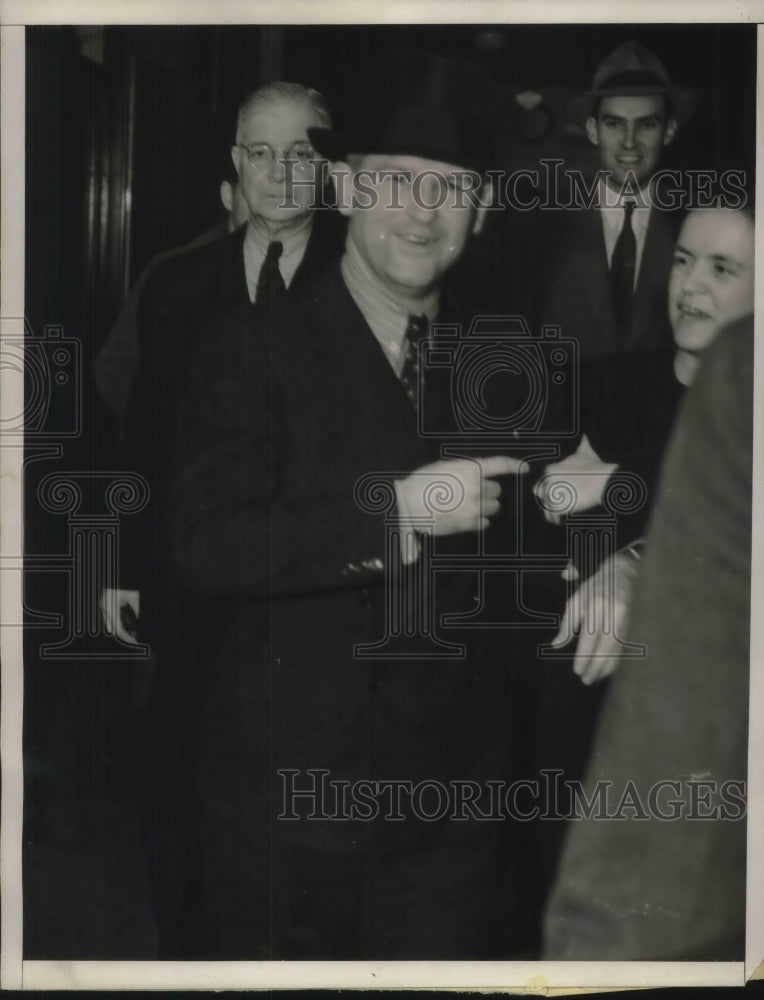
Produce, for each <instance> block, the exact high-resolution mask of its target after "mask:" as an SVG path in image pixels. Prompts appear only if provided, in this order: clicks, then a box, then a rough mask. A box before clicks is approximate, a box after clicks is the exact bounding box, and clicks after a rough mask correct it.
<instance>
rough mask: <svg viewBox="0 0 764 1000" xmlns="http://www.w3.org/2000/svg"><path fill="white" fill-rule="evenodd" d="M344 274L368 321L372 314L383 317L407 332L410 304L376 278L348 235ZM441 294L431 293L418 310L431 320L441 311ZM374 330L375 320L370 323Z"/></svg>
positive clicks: (343, 261) (376, 318)
mask: <svg viewBox="0 0 764 1000" xmlns="http://www.w3.org/2000/svg"><path fill="white" fill-rule="evenodd" d="M340 267H341V270H342V277H343V278H344V281H345V284H346V285H347V287H348V291H349V292H350V294H351V296H352V297H353V299H355V302H356V304H357V305H358V308H359V309H360V310H361V312H362V313H363V315H364V317H366V319H367V321H369V315H367V313H368V314H371V315H372V316H373V317H374V318H375V320H377V321H379V320H383V321H384V322H385V323H386V324H391V323H395V325H396V326H400V328H401V330H402V331H403V332H405V330H406V325H407V323H408V317H409V315H410V310H409V307H408V305H405V304H404V303H402V302H400V301H399V300H398V299H396V298H395V297H394V296H393V295H392V294H391V293H390V291H389V290H388V289H386V288H385V287H384V286H383V285H382V284H381V283H380V281H379V280H378V279H377V278H376V276H375V275H374V273H373V271H372V270H371V268H370V267H369V265H368V264H367V263H366V261H365V260H364V259H363V257H362V256H361V254H360V252H359V250H358V248H357V247H356V245H355V243H354V241H353V238H352V236H348V239H347V242H346V244H345V253H344V255H343V257H342V262H341V265H340ZM438 305H439V295H438V293H437V292H432V293H431V294H430V295H428V296H427V297H426V298H425V299H423V300H422V302H421V303H419V305H418V308H417V313H418V314H421V313H424V314H425V315H426V316H427V318H428V319H429V320H433V319H434V318H435V317H436V316H437V314H438ZM369 325H370V326H371V327H372V329H374V323H371V322H369Z"/></svg>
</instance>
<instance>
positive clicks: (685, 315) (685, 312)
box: [679, 305, 711, 320]
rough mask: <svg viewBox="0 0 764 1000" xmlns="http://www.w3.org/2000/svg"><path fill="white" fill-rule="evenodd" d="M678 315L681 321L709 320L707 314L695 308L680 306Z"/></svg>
mask: <svg viewBox="0 0 764 1000" xmlns="http://www.w3.org/2000/svg"><path fill="white" fill-rule="evenodd" d="M679 315H680V317H681V318H682V319H701V320H703V319H711V317H710V316H709V314H708V313H707V312H703V310H702V309H696V308H695V306H687V305H680V306H679Z"/></svg>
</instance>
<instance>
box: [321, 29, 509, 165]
mask: <svg viewBox="0 0 764 1000" xmlns="http://www.w3.org/2000/svg"><path fill="white" fill-rule="evenodd" d="M346 92H347V93H348V95H349V99H348V104H347V108H346V114H345V115H344V119H343V121H342V128H341V129H328V128H311V129H309V130H308V135H309V136H310V141H311V142H312V143H313V145H314V146H315V147H316V149H317V150H318V152H319V153H320V154H321V155H322V156H324V157H325V158H326V159H328V160H333V161H337V160H346V159H347V157H348V155H349V154H366V153H373V154H394V155H400V156H416V157H421V158H422V159H426V160H436V161H438V162H441V163H450V164H454V165H455V166H458V167H463V168H465V169H468V170H476V171H478V172H481V173H483V172H485V171H487V170H489V169H491V167H495V166H496V165H497V152H496V120H495V119H496V94H495V89H494V90H493V91H492V90H491V88H490V86H489V84H488V80H487V78H486V77H485V76H484V74H483V72H482V71H481V70H480V68H479V67H478V66H477V65H476V64H475V63H473V62H471V61H470V60H468V59H463V58H459V59H456V58H446V57H444V56H436V55H432V54H429V53H426V52H422V51H420V50H416V49H399V50H394V51H391V52H388V53H385V54H384V55H382V56H380V57H378V58H377V59H374V60H372V61H371V63H370V64H369V65H368V66H367V67H366V68H365V69H364V71H363V73H362V75H361V76H360V78H356V79H355V80H354V81H352V84H351V85H350V86H349V87H348V88H347V90H346Z"/></svg>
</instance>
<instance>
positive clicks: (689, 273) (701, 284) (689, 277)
mask: <svg viewBox="0 0 764 1000" xmlns="http://www.w3.org/2000/svg"><path fill="white" fill-rule="evenodd" d="M706 278H707V268H706V267H705V265H704V263H703V261H701V260H696V261H693V263H692V264H690V266H689V267H688V268H687V270H686V271H685V272H684V275H683V277H682V291H683V292H699V291H702V290H703V289H704V288H705V287H706Z"/></svg>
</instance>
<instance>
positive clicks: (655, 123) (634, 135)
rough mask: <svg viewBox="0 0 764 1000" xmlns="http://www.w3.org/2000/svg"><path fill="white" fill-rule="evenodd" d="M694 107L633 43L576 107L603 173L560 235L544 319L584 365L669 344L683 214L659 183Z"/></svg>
mask: <svg viewBox="0 0 764 1000" xmlns="http://www.w3.org/2000/svg"><path fill="white" fill-rule="evenodd" d="M693 104H694V100H693V95H692V93H691V92H690V91H687V90H685V89H683V88H680V87H675V86H672V84H671V81H670V79H669V76H668V74H667V72H666V69H665V68H664V66H663V64H662V63H661V61H660V60H659V59H658V58H657V56H655V55H654V53H652V52H650V51H649V50H648V49H647V48H645V46H643V45H642V44H640V43H639V42H637V41H633V40H632V41H627V42H624V43H623V44H622V45H619V46H618V47H617V48H616V49H614V50H613V51H612V52H611V53H610V54H609V55H608V56H607V57H606V58H605V59H604V60H603V61H602V63H601V64H600V66H599V67H598V68H597V70H596V72H595V74H594V77H593V80H592V86H591V89H590V90H589V91H588V92H587V93H586V94H585V95H579V96H577V97H576V98H575V99H574V100H573V101H572V102H571V108H572V110H573V112H574V114H575V115H576V116H577V118H579V120H585V121H584V127H585V131H586V135H587V137H588V139H589V141H590V142H591V143H592V144H593V145H594V146H596V147H597V152H598V160H599V170H598V176H597V184H596V186H594V187H592V188H591V190H592V192H593V197H592V198H591V200H590V203H589V205H583V204H581V205H574V206H571V211H566V212H564V213H563V218H561V220H560V224H559V225H558V226H554V227H553V230H552V238H551V240H550V251H551V257H552V263H551V265H550V267H549V270H548V273H547V277H546V281H545V292H544V296H543V306H542V308H543V319H544V321H546V322H550V323H559V324H561V325H562V327H563V332H564V333H565V334H566V335H567V336H573V337H576V338H577V339H578V340H579V343H580V346H581V353H582V357H584V358H587V357H597V356H601V355H608V354H615V353H620V352H630V351H643V350H651V349H655V348H659V347H661V346H666V345H668V344H670V342H671V333H670V330H669V328H668V321H667V316H666V284H667V280H668V271H669V266H670V262H671V255H672V253H673V245H674V239H675V237H676V226H677V223H678V213H677V212H676V211H674V210H673V204H671V205H668V204H663V203H662V199H661V196H660V192H658V191H656V190H655V187H654V185H653V184H652V183H651V182H652V181H653V178H654V177H655V174H656V172H657V171H658V168H659V165H660V161H661V157H662V155H663V151H664V149H665V147H666V146H668V145H669V144H670V143H671V142H672V141H673V139H674V136H675V135H676V132H677V129H678V128H679V127H680V126H681V125H682V124H683V123H684V122H685V121H686V120H687V118H688V117H689V115H690V114H691V111H692V107H693ZM665 201H666V199H665V198H664V199H663V202H665Z"/></svg>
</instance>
